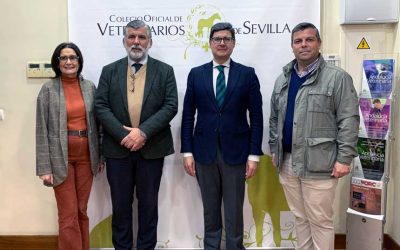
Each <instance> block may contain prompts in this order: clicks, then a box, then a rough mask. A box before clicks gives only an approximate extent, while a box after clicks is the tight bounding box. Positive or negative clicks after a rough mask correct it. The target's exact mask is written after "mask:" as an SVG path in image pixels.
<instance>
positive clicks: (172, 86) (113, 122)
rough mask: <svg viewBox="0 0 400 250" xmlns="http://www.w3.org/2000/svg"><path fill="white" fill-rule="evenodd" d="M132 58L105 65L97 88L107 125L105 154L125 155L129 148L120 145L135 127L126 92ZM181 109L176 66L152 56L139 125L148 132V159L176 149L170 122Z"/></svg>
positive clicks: (97, 104)
mask: <svg viewBox="0 0 400 250" xmlns="http://www.w3.org/2000/svg"><path fill="white" fill-rule="evenodd" d="M127 67H128V58H127V57H124V58H122V59H120V60H118V61H115V62H113V63H111V64H109V65H106V66H104V68H103V71H102V72H101V76H100V81H99V86H98V89H97V91H96V99H95V110H96V115H97V117H98V119H99V121H100V123H101V124H102V125H103V130H104V138H103V154H104V156H105V157H109V158H123V157H126V156H127V155H128V154H129V150H128V149H127V148H125V147H123V146H121V145H120V143H121V140H122V139H123V138H124V137H125V136H126V135H127V134H128V131H126V130H125V129H124V128H123V125H125V126H128V127H131V122H130V119H129V113H128V100H127V94H126V91H127V89H126V83H127ZM177 109H178V94H177V88H176V81H175V75H174V70H173V68H172V67H171V66H170V65H168V64H165V63H163V62H161V61H158V60H156V59H153V58H151V57H149V58H148V61H147V72H146V82H145V88H144V96H143V103H142V111H141V116H140V125H139V129H140V130H142V131H143V132H144V133H145V134H146V135H147V141H146V144H145V146H144V147H143V148H141V149H140V153H141V154H142V156H143V157H144V158H145V159H156V158H161V157H164V156H166V155H169V154H172V153H174V148H173V141H172V134H171V129H170V125H169V122H170V121H171V120H172V118H173V117H174V116H175V115H176V112H177Z"/></svg>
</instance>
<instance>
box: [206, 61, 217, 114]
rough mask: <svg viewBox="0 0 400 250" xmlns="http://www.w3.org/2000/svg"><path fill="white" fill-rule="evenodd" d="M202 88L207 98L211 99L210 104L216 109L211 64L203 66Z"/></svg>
mask: <svg viewBox="0 0 400 250" xmlns="http://www.w3.org/2000/svg"><path fill="white" fill-rule="evenodd" d="M203 77H204V87H205V88H206V93H207V95H208V97H210V98H211V102H212V103H213V104H214V106H215V107H216V108H218V104H217V100H216V99H215V93H214V83H213V62H212V61H211V62H210V63H207V64H206V65H204V74H203Z"/></svg>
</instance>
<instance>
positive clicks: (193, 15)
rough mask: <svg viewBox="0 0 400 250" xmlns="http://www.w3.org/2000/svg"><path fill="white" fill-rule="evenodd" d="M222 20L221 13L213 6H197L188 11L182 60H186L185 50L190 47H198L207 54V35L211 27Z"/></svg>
mask: <svg viewBox="0 0 400 250" xmlns="http://www.w3.org/2000/svg"><path fill="white" fill-rule="evenodd" d="M223 20H224V18H223V15H222V13H221V11H220V10H219V9H218V8H216V7H215V6H212V5H209V4H202V5H197V6H195V7H194V8H192V9H191V10H190V14H189V15H188V17H187V21H188V23H187V27H186V33H185V34H186V35H185V43H186V44H187V47H186V49H185V53H184V59H186V58H187V50H188V49H189V48H190V47H200V48H202V49H203V50H204V52H208V49H209V48H210V47H209V41H208V40H209V39H208V37H209V34H210V29H211V27H212V26H213V25H214V24H216V23H217V22H222V21H223Z"/></svg>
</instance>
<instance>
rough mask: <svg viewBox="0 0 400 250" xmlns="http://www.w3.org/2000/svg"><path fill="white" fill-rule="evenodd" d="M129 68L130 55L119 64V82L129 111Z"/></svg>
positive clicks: (125, 105) (126, 109) (125, 106)
mask: <svg viewBox="0 0 400 250" xmlns="http://www.w3.org/2000/svg"><path fill="white" fill-rule="evenodd" d="M127 70H128V57H125V58H124V59H122V60H121V62H120V63H118V64H117V74H116V75H117V76H118V84H119V87H120V89H121V93H122V99H123V101H124V108H125V111H126V112H128V95H127V87H126V84H127V80H128V79H127V74H128V73H127Z"/></svg>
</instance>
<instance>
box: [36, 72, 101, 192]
mask: <svg viewBox="0 0 400 250" xmlns="http://www.w3.org/2000/svg"><path fill="white" fill-rule="evenodd" d="M79 82H80V86H81V91H82V96H83V100H84V103H85V109H86V121H87V130H88V139H89V151H90V160H91V166H92V173H93V174H96V171H97V168H98V167H97V166H98V162H99V143H100V140H99V132H98V129H97V125H96V120H95V115H94V102H93V101H94V95H95V91H96V87H95V86H94V84H93V82H91V81H88V80H84V79H83V78H81V79H80V81H79ZM67 166H68V135H67V111H66V106H65V98H64V89H63V88H62V84H61V80H60V78H55V79H51V80H50V81H48V82H46V83H45V84H44V85H43V86H42V88H41V90H40V92H39V95H38V98H37V107H36V175H38V176H40V175H45V174H53V182H54V183H53V186H57V185H59V184H61V183H62V182H63V181H64V180H65V178H66V177H67V171H68V168H67Z"/></svg>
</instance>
